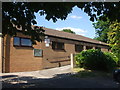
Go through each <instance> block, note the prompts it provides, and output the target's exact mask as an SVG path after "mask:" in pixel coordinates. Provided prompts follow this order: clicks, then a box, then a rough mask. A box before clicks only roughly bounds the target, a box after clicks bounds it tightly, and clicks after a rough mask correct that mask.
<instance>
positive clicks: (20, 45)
mask: <svg viewBox="0 0 120 90" xmlns="http://www.w3.org/2000/svg"><path fill="white" fill-rule="evenodd" d="M14 38H15V37H13V46H17V47H32V42H31V45H30V46H28V45H22V41H21V39H28V40H30V38H24V37H17V38H19V40H20V41H19V43H20V44H19V45H14Z"/></svg>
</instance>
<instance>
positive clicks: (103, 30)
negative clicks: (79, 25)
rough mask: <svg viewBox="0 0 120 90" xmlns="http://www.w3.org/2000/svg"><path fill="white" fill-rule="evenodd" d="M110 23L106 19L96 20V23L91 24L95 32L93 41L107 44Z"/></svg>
mask: <svg viewBox="0 0 120 90" xmlns="http://www.w3.org/2000/svg"><path fill="white" fill-rule="evenodd" d="M110 24H111V22H110V20H109V19H108V18H107V21H103V20H98V21H97V22H96V23H93V26H94V28H95V30H96V37H95V38H94V39H96V40H99V41H102V42H105V43H107V42H108V35H107V33H108V31H109V26H110Z"/></svg>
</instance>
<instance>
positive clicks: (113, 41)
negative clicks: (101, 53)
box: [108, 21, 120, 60]
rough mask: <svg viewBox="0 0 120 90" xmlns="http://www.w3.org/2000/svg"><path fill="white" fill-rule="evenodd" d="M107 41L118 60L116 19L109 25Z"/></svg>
mask: <svg viewBox="0 0 120 90" xmlns="http://www.w3.org/2000/svg"><path fill="white" fill-rule="evenodd" d="M108 40H109V41H108V43H109V44H110V46H111V47H112V48H111V49H112V51H113V52H114V53H115V54H116V55H117V56H118V58H119V60H120V23H118V22H117V21H115V22H113V23H112V24H111V25H110V31H109V32H108Z"/></svg>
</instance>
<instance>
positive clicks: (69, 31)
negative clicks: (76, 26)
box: [62, 29, 75, 34]
mask: <svg viewBox="0 0 120 90" xmlns="http://www.w3.org/2000/svg"><path fill="white" fill-rule="evenodd" d="M62 31H64V32H68V33H73V34H75V32H74V31H72V30H70V29H63V30H62Z"/></svg>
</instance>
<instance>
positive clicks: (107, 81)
mask: <svg viewBox="0 0 120 90" xmlns="http://www.w3.org/2000/svg"><path fill="white" fill-rule="evenodd" d="M72 74H74V73H73V71H72V70H71V68H70V65H68V66H64V67H60V68H53V69H47V70H42V71H33V72H19V73H4V74H2V75H1V76H2V79H1V81H2V88H118V86H119V85H118V84H117V83H116V82H114V81H113V79H112V78H109V77H108V78H107V77H92V78H77V77H72V76H71V75H72Z"/></svg>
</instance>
